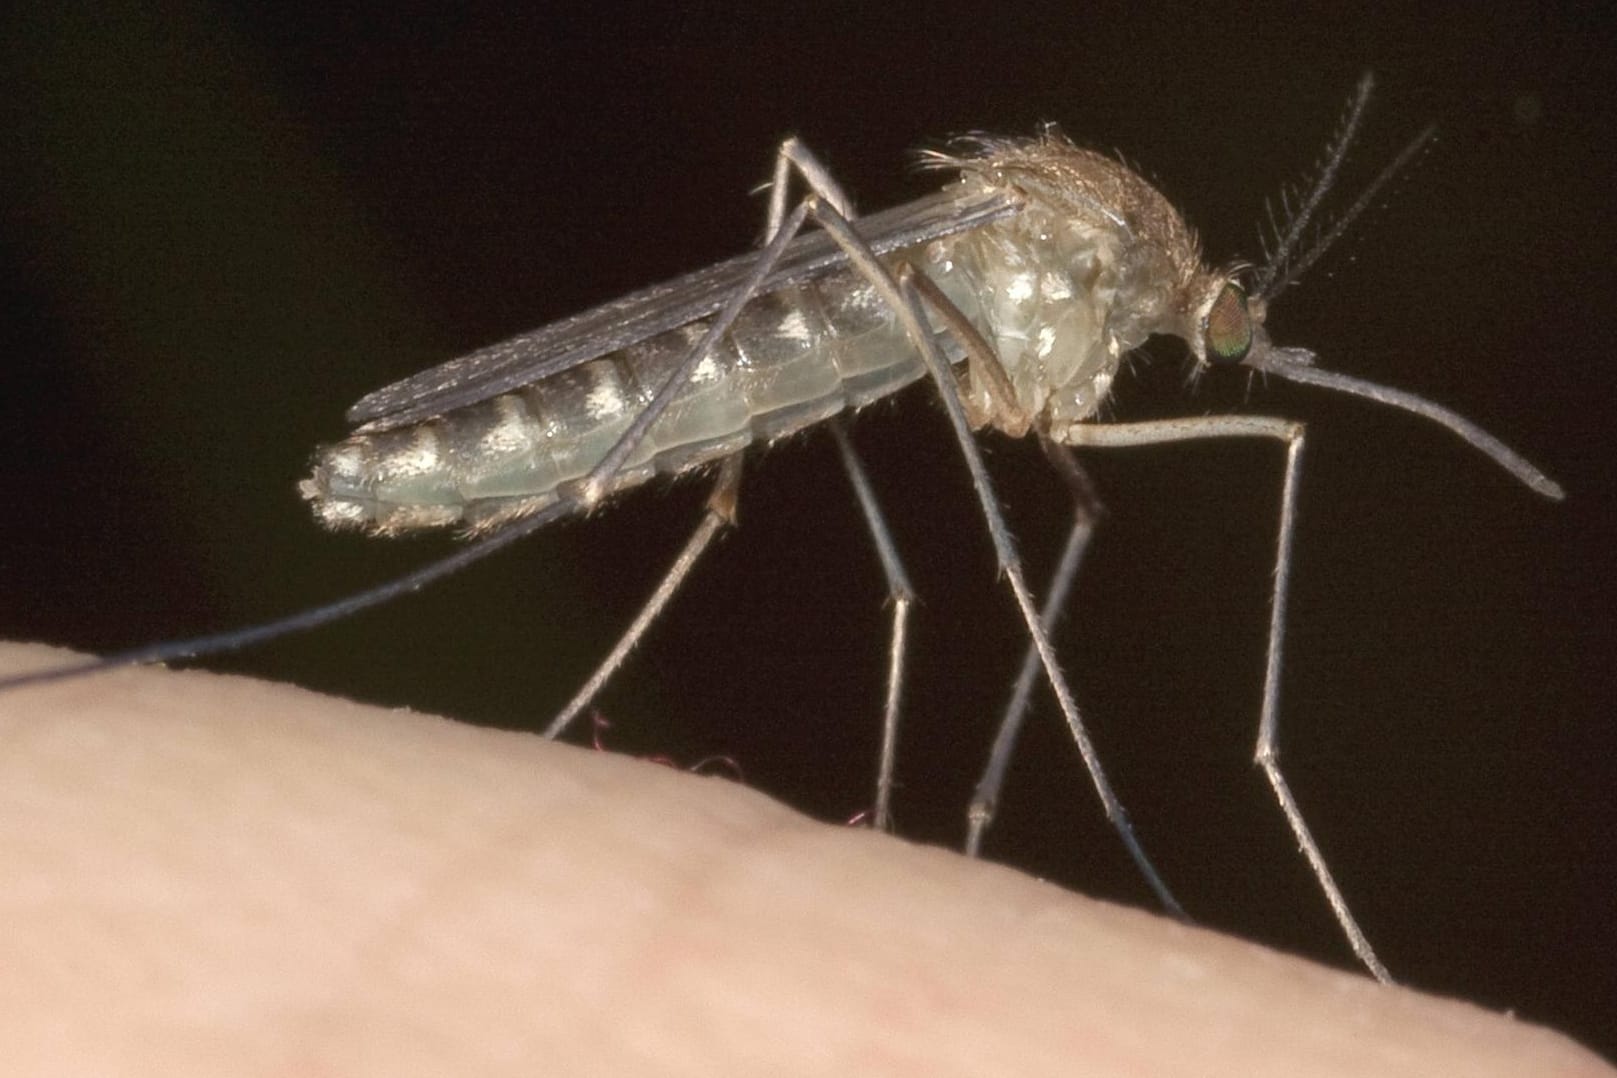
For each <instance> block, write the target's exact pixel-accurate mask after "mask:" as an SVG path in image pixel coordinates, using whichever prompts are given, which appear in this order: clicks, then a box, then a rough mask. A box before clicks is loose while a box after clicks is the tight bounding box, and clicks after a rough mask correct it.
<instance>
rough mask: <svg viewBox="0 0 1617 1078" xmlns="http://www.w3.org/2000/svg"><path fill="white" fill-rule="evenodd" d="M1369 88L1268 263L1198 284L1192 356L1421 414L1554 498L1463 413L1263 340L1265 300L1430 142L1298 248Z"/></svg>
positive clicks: (1413, 147)
mask: <svg viewBox="0 0 1617 1078" xmlns="http://www.w3.org/2000/svg"><path fill="white" fill-rule="evenodd" d="M1373 86H1374V80H1373V79H1372V78H1371V77H1370V76H1369V75H1365V76H1364V77H1363V78H1362V79H1360V80H1359V85H1358V88H1357V89H1356V90H1355V91H1354V95H1353V98H1352V100H1351V101H1350V102H1349V103H1348V109H1347V113H1346V116H1345V118H1344V119H1343V121H1342V127H1341V130H1340V131H1339V132H1338V133H1337V135H1336V138H1334V139H1333V140H1332V141H1331V145H1330V147H1329V148H1328V149H1327V150H1326V152H1325V159H1324V162H1323V163H1322V164H1321V166H1320V170H1319V175H1318V176H1317V177H1316V179H1315V180H1314V183H1313V184H1312V185H1311V186H1310V187H1309V190H1308V193H1307V195H1306V196H1305V197H1303V198H1302V199H1301V200H1298V201H1296V204H1295V205H1292V200H1290V199H1288V200H1287V215H1286V219H1285V221H1284V222H1283V223H1282V225H1281V226H1280V227H1277V228H1276V230H1275V233H1276V243H1275V245H1274V247H1273V249H1272V250H1271V251H1270V253H1269V258H1268V261H1267V262H1266V263H1265V264H1264V265H1263V266H1262V267H1260V268H1258V269H1257V270H1256V271H1255V272H1254V273H1253V274H1252V283H1251V287H1250V288H1248V287H1247V286H1246V285H1245V284H1244V283H1243V280H1242V275H1241V272H1240V271H1239V270H1238V269H1237V270H1232V271H1230V272H1227V273H1224V274H1221V275H1214V276H1212V277H1211V278H1206V279H1204V280H1205V281H1206V284H1205V286H1203V289H1202V293H1201V294H1202V299H1201V302H1200V303H1199V304H1198V305H1197V307H1196V309H1195V313H1196V322H1195V326H1194V329H1195V335H1194V336H1193V337H1192V339H1191V350H1192V351H1193V352H1194V353H1195V354H1196V358H1197V359H1198V360H1199V361H1201V362H1202V363H1204V364H1206V365H1207V366H1210V367H1235V366H1244V367H1246V368H1248V369H1250V370H1259V371H1263V372H1264V373H1266V374H1272V375H1275V376H1276V377H1279V378H1285V379H1288V380H1289V381H1293V382H1302V383H1305V384H1307V385H1314V386H1320V387H1322V388H1325V389H1331V390H1335V391H1336V392H1338V393H1347V394H1351V395H1352V396H1355V397H1363V398H1365V399H1366V400H1373V401H1376V402H1378V403H1380V404H1385V405H1388V406H1390V407H1393V408H1399V409H1402V410H1404V411H1407V412H1413V413H1415V414H1416V415H1420V416H1424V417H1426V418H1427V419H1430V420H1432V421H1433V422H1434V423H1438V424H1441V425H1442V426H1445V427H1447V428H1448V429H1449V430H1451V431H1453V432H1454V433H1455V434H1457V435H1459V436H1460V437H1461V438H1463V439H1464V440H1465V441H1466V443H1467V444H1469V445H1471V446H1472V447H1473V448H1475V449H1477V450H1479V451H1481V452H1483V453H1485V454H1487V455H1488V456H1489V457H1491V458H1492V459H1493V460H1494V462H1495V463H1496V464H1498V465H1499V466H1500V467H1502V468H1504V469H1505V470H1506V471H1508V472H1509V473H1510V474H1511V475H1513V476H1515V477H1516V479H1518V480H1520V481H1521V482H1522V483H1524V484H1526V485H1527V486H1528V487H1529V488H1531V489H1532V490H1533V491H1535V492H1536V493H1538V494H1541V495H1543V496H1544V497H1546V498H1552V499H1556V500H1559V499H1561V498H1563V497H1565V492H1564V491H1562V489H1561V487H1560V485H1559V484H1557V483H1556V482H1555V481H1554V480H1552V479H1550V478H1549V477H1548V476H1546V475H1545V474H1544V473H1543V472H1541V471H1539V470H1538V468H1536V467H1534V466H1533V465H1532V464H1530V463H1528V461H1527V460H1526V459H1525V458H1523V457H1522V456H1521V455H1520V454H1518V453H1517V452H1516V451H1515V450H1513V449H1511V448H1510V447H1509V446H1506V445H1505V444H1504V443H1503V442H1501V441H1500V440H1499V439H1497V438H1495V437H1494V436H1493V435H1491V434H1489V433H1488V432H1487V431H1485V430H1483V429H1482V428H1481V427H1479V426H1477V425H1476V424H1475V423H1472V422H1471V421H1470V420H1469V419H1466V418H1465V417H1464V416H1461V415H1459V414H1457V413H1455V412H1453V411H1450V410H1449V409H1447V408H1444V407H1443V406H1441V405H1438V404H1434V403H1432V402H1431V401H1429V400H1426V399H1425V398H1423V397H1418V396H1416V395H1415V394H1413V393H1407V392H1405V391H1403V390H1400V389H1392V388H1389V387H1387V386H1383V385H1378V384H1376V383H1374V382H1367V381H1364V380H1363V379H1360V378H1354V377H1351V376H1350V375H1346V374H1339V373H1337V372H1336V371H1328V370H1322V369H1321V368H1320V367H1318V366H1316V365H1315V355H1314V353H1313V352H1310V351H1309V350H1308V349H1306V348H1282V347H1280V346H1278V345H1276V344H1274V343H1273V342H1271V341H1270V340H1269V331H1268V330H1267V329H1266V328H1265V326H1264V320H1265V319H1266V317H1267V316H1268V313H1269V305H1270V304H1271V303H1272V302H1273V301H1274V299H1275V298H1276V297H1277V296H1279V295H1280V293H1281V292H1283V291H1285V290H1286V288H1287V287H1289V286H1290V285H1291V284H1293V283H1294V282H1296V281H1297V280H1298V279H1299V278H1300V277H1301V276H1302V275H1303V274H1304V273H1305V272H1307V270H1308V269H1309V267H1311V266H1313V264H1314V263H1315V262H1317V261H1319V259H1320V257H1321V256H1322V255H1324V253H1325V252H1326V251H1327V250H1329V249H1330V247H1331V245H1332V244H1334V243H1335V242H1336V241H1337V240H1338V239H1340V238H1341V237H1342V235H1343V233H1345V232H1346V231H1347V228H1348V226H1349V225H1350V224H1352V223H1353V221H1354V219H1355V218H1357V217H1358V216H1359V214H1361V213H1363V212H1364V211H1365V209H1366V208H1368V207H1369V206H1370V204H1371V203H1372V202H1373V201H1374V200H1375V198H1376V196H1377V195H1379V194H1380V193H1381V189H1382V188H1383V187H1385V186H1386V184H1387V182H1388V181H1389V180H1391V179H1392V177H1393V176H1395V175H1396V174H1397V173H1398V171H1399V170H1400V169H1402V168H1403V167H1404V165H1406V164H1408V163H1409V161H1410V159H1411V158H1413V157H1414V156H1415V155H1416V154H1417V153H1419V152H1420V150H1421V149H1422V148H1423V147H1424V146H1425V145H1426V144H1427V143H1428V142H1429V141H1431V138H1432V135H1433V134H1434V132H1435V130H1436V129H1435V128H1434V127H1430V126H1428V127H1427V128H1426V129H1425V130H1424V131H1422V132H1421V133H1420V134H1418V135H1416V136H1415V137H1414V138H1413V139H1411V140H1410V142H1409V144H1408V145H1406V146H1405V147H1404V148H1403V150H1402V151H1400V152H1399V154H1398V156H1397V157H1395V158H1393V160H1392V161H1391V163H1389V164H1388V165H1387V167H1386V168H1384V169H1382V170H1381V172H1380V173H1379V174H1378V175H1377V176H1376V178H1375V179H1374V180H1373V181H1371V183H1370V185H1369V186H1368V187H1367V188H1365V190H1364V193H1363V194H1361V195H1360V196H1359V197H1358V198H1357V199H1355V200H1354V201H1353V204H1352V205H1350V206H1349V207H1348V208H1347V210H1346V211H1345V212H1344V213H1343V214H1342V215H1341V216H1340V217H1338V218H1337V219H1336V221H1335V222H1334V223H1333V224H1332V225H1331V227H1330V228H1328V229H1326V230H1325V231H1324V232H1323V233H1322V234H1320V235H1319V236H1318V237H1316V238H1315V239H1314V240H1313V241H1312V242H1311V243H1310V244H1309V245H1308V246H1306V247H1303V246H1301V244H1302V240H1303V237H1304V236H1305V235H1306V234H1307V232H1308V229H1309V225H1310V223H1311V222H1312V221H1313V219H1314V216H1315V214H1316V212H1317V211H1318V210H1319V207H1320V204H1321V203H1322V202H1323V201H1324V199H1325V196H1326V194H1327V193H1328V192H1329V191H1330V188H1331V186H1332V184H1333V183H1334V182H1335V180H1336V174H1337V171H1338V170H1339V169H1340V168H1341V165H1342V161H1343V159H1344V158H1345V157H1346V156H1347V150H1348V146H1349V145H1350V144H1351V143H1352V141H1353V137H1354V135H1355V134H1357V133H1358V129H1359V121H1360V119H1361V118H1362V117H1363V114H1364V107H1365V105H1366V103H1368V101H1369V99H1370V90H1371V89H1372V87H1373Z"/></svg>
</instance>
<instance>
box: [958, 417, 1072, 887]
mask: <svg viewBox="0 0 1617 1078" xmlns="http://www.w3.org/2000/svg"><path fill="white" fill-rule="evenodd" d="M1039 445H1040V446H1041V447H1042V448H1043V449H1044V452H1045V455H1046V456H1047V457H1049V459H1050V462H1051V464H1052V465H1054V466H1055V469H1056V473H1057V474H1058V475H1060V476H1061V478H1062V480H1063V481H1064V482H1065V483H1066V485H1067V489H1068V490H1069V491H1070V492H1071V493H1072V507H1073V508H1072V527H1071V528H1070V529H1068V531H1067V541H1066V543H1065V545H1063V546H1062V548H1061V558H1060V560H1058V561H1057V562H1056V571H1055V574H1054V575H1053V576H1052V577H1051V578H1050V590H1049V591H1048V592H1046V593H1045V597H1044V608H1043V609H1042V610H1041V611H1040V612H1039V623H1040V624H1041V625H1043V626H1044V631H1045V634H1046V635H1047V636H1053V635H1054V633H1055V626H1056V622H1057V621H1059V620H1060V618H1061V613H1062V611H1063V610H1065V609H1066V605H1067V596H1068V594H1069V593H1070V592H1071V590H1072V582H1073V580H1074V579H1075V578H1076V577H1077V575H1078V567H1079V565H1080V564H1081V563H1082V562H1083V557H1084V551H1085V549H1086V548H1087V547H1088V546H1089V537H1090V535H1091V534H1093V532H1094V530H1095V522H1096V521H1097V520H1098V519H1099V518H1100V516H1101V515H1102V513H1103V512H1104V510H1103V509H1102V507H1101V504H1100V499H1099V498H1098V497H1097V496H1096V494H1095V488H1094V485H1093V484H1092V483H1091V482H1090V481H1089V476H1088V475H1087V474H1086V473H1085V472H1084V470H1083V468H1082V467H1080V466H1079V464H1078V460H1077V458H1076V457H1074V456H1073V453H1072V450H1070V449H1068V448H1067V447H1066V446H1064V445H1060V444H1059V443H1056V442H1052V441H1050V440H1049V439H1048V438H1040V439H1039ZM1038 676H1039V652H1038V649H1036V648H1034V647H1033V646H1032V645H1031V644H1030V645H1028V649H1027V654H1026V655H1025V656H1023V658H1022V668H1021V670H1020V671H1019V672H1018V673H1017V675H1016V681H1015V682H1014V683H1013V684H1012V686H1011V696H1010V699H1009V700H1008V701H1006V704H1005V712H1004V714H1003V715H1002V716H1001V718H1000V720H999V732H998V733H997V734H995V736H994V747H993V749H992V751H991V752H990V753H989V756H988V763H987V765H986V766H985V767H984V768H983V774H982V778H980V779H978V780H977V789H976V790H975V792H973V794H972V796H971V804H970V806H969V807H968V808H967V810H966V856H967V857H977V856H979V855H980V854H981V852H982V842H983V836H984V835H985V834H986V833H987V832H988V828H989V826H990V825H991V824H993V822H994V814H995V813H996V812H997V811H998V809H999V796H1000V790H1001V789H1002V788H1003V787H1004V785H1005V772H1006V770H1007V768H1009V767H1010V763H1011V754H1012V752H1014V751H1015V749H1016V739H1017V738H1018V737H1019V736H1020V735H1021V732H1022V722H1023V720H1024V719H1025V718H1027V713H1028V708H1029V706H1030V704H1031V702H1032V699H1033V686H1034V683H1035V681H1036V680H1037V678H1038Z"/></svg>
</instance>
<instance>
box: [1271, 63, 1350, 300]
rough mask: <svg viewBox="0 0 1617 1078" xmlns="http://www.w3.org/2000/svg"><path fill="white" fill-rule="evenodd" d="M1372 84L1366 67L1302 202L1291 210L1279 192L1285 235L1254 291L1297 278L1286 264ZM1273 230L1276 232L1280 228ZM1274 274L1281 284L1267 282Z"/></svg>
mask: <svg viewBox="0 0 1617 1078" xmlns="http://www.w3.org/2000/svg"><path fill="white" fill-rule="evenodd" d="M1375 85H1376V77H1375V75H1374V73H1372V72H1369V71H1366V72H1365V73H1364V74H1363V75H1362V76H1360V78H1359V85H1358V86H1357V87H1355V88H1354V91H1353V97H1352V98H1351V99H1349V101H1348V110H1347V115H1346V117H1344V118H1343V120H1342V126H1341V128H1340V130H1338V131H1337V133H1336V137H1335V138H1334V139H1332V140H1331V144H1330V145H1329V146H1328V147H1326V149H1325V165H1324V167H1323V168H1321V169H1320V171H1319V176H1318V177H1317V178H1316V179H1315V180H1314V186H1313V187H1312V188H1311V189H1310V190H1309V192H1308V197H1307V198H1305V199H1303V203H1302V205H1301V206H1299V207H1298V208H1297V209H1296V210H1295V211H1293V210H1292V208H1291V206H1290V205H1289V203H1290V199H1289V198H1288V197H1287V196H1286V193H1285V192H1284V191H1283V192H1281V199H1282V203H1283V204H1284V205H1283V208H1284V209H1285V211H1286V221H1287V225H1286V231H1285V235H1283V236H1280V243H1279V245H1278V246H1276V247H1275V250H1274V254H1272V255H1271V256H1270V257H1269V261H1268V263H1267V264H1266V265H1265V266H1264V267H1263V269H1262V270H1260V271H1259V272H1258V277H1257V287H1256V288H1255V289H1253V292H1254V294H1256V295H1260V296H1274V295H1276V294H1278V293H1279V292H1280V290H1281V289H1282V288H1284V287H1285V286H1286V283H1287V282H1289V281H1291V280H1294V279H1295V278H1296V276H1297V275H1296V274H1295V273H1287V264H1288V263H1289V262H1290V261H1291V255H1292V252H1293V251H1295V250H1296V249H1297V244H1298V243H1299V242H1301V240H1302V238H1303V231H1304V230H1305V229H1306V228H1307V227H1308V222H1309V221H1311V220H1312V219H1313V217H1314V212H1315V211H1316V210H1318V209H1319V204H1320V203H1321V202H1323V201H1324V200H1325V196H1326V195H1327V194H1329V193H1330V190H1331V187H1332V185H1334V184H1335V183H1336V173H1337V172H1338V171H1339V170H1340V169H1341V167H1342V162H1343V161H1344V160H1345V159H1346V158H1347V152H1348V147H1349V146H1351V145H1352V144H1353V139H1354V138H1355V137H1356V136H1357V135H1358V133H1359V121H1360V120H1361V119H1363V118H1364V108H1365V106H1366V105H1368V104H1369V103H1370V91H1371V90H1373V89H1375ZM1275 231H1276V233H1277V234H1278V233H1279V229H1276V230H1275ZM1318 249H1319V245H1316V247H1315V250H1318ZM1276 278H1280V280H1281V284H1280V285H1279V286H1278V287H1275V288H1272V289H1271V288H1270V284H1271V282H1273V281H1274V280H1275V279H1276Z"/></svg>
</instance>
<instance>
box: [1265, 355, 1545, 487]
mask: <svg viewBox="0 0 1617 1078" xmlns="http://www.w3.org/2000/svg"><path fill="white" fill-rule="evenodd" d="M1245 362H1246V364H1247V365H1248V366H1251V367H1255V368H1257V369H1258V370H1260V371H1264V372H1266V373H1269V374H1273V375H1275V376H1277V377H1280V378H1285V379H1289V380H1290V381H1293V382H1301V383H1303V384H1304V385H1312V386H1320V387H1321V388H1324V389H1331V390H1335V391H1337V392H1339V393H1346V394H1349V395H1350V396H1354V397H1363V398H1365V399H1366V400H1372V401H1375V402H1376V403H1378V404H1385V405H1388V406H1390V407H1393V408H1401V409H1403V410H1404V411H1406V412H1413V413H1414V414H1415V415H1418V416H1424V417H1425V418H1427V419H1430V420H1431V421H1432V422H1434V423H1437V424H1439V425H1441V426H1444V427H1447V428H1448V429H1449V430H1451V431H1453V432H1454V433H1455V434H1457V435H1459V436H1460V438H1461V439H1463V440H1464V441H1465V443H1466V444H1467V445H1469V446H1471V447H1472V448H1474V449H1476V450H1478V451H1479V452H1481V453H1483V454H1485V455H1486V456H1488V457H1489V458H1490V459H1492V460H1493V462H1494V463H1495V464H1497V465H1499V466H1500V467H1501V468H1503V469H1504V470H1505V471H1507V472H1509V473H1510V474H1511V475H1512V476H1514V477H1515V478H1516V479H1517V480H1518V481H1519V482H1521V483H1522V484H1523V485H1525V486H1526V487H1527V488H1528V489H1530V490H1532V491H1533V492H1534V493H1535V494H1540V495H1542V496H1544V497H1546V498H1548V499H1550V500H1551V501H1557V502H1558V501H1560V500H1561V499H1563V498H1565V497H1566V491H1565V490H1563V489H1562V488H1561V484H1559V483H1557V482H1556V481H1555V480H1553V479H1551V478H1550V477H1549V476H1547V475H1545V474H1544V473H1543V472H1541V471H1539V469H1538V468H1537V467H1535V466H1534V465H1533V464H1532V463H1531V462H1529V461H1528V460H1527V458H1525V457H1523V456H1522V455H1521V454H1520V453H1518V452H1516V451H1515V450H1514V449H1512V448H1510V446H1508V445H1506V444H1505V443H1504V442H1501V441H1500V440H1499V439H1498V438H1495V437H1494V436H1493V435H1491V434H1489V433H1488V432H1487V431H1485V430H1483V429H1482V428H1481V427H1479V426H1477V425H1476V424H1475V423H1473V422H1471V421H1470V420H1469V419H1467V418H1465V417H1464V416H1462V415H1460V414H1459V413H1457V412H1454V411H1451V410H1450V409H1448V408H1445V407H1443V406H1442V405H1441V404H1434V403H1432V402H1431V401H1429V400H1427V399H1426V398H1424V397H1419V396H1416V395H1415V394H1413V393H1409V392H1406V391H1405V390H1402V389H1393V388H1392V387H1390V386H1384V385H1381V384H1379V383H1376V382H1368V381H1365V380H1364V379H1362V378H1354V377H1353V376H1352V375H1347V374H1341V373H1339V372H1337V371H1328V370H1322V369H1321V368H1319V367H1316V366H1314V365H1313V363H1314V354H1313V353H1312V352H1309V351H1308V350H1306V349H1302V348H1275V347H1268V348H1263V349H1254V350H1253V352H1252V354H1251V355H1249V356H1248V357H1247V358H1246V361H1245Z"/></svg>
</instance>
